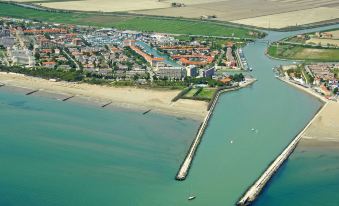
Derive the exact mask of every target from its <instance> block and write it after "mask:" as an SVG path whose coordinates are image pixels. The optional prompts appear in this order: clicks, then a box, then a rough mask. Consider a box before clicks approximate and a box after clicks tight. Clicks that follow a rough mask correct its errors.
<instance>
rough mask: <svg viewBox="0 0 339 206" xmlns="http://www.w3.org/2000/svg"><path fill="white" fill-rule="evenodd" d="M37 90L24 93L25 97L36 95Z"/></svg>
mask: <svg viewBox="0 0 339 206" xmlns="http://www.w3.org/2000/svg"><path fill="white" fill-rule="evenodd" d="M38 91H39V90H38V89H37V90H34V91H30V92H28V93H26V95H31V94H34V93H36V92H38Z"/></svg>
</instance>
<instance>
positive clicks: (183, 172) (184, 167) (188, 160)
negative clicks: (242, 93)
mask: <svg viewBox="0 0 339 206" xmlns="http://www.w3.org/2000/svg"><path fill="white" fill-rule="evenodd" d="M255 81H256V79H252V80H251V81H249V82H248V83H246V84H245V85H243V86H227V87H222V88H220V89H219V90H218V91H217V92H216V94H215V96H214V97H213V100H212V101H211V102H210V104H209V105H208V107H207V108H208V113H207V115H206V117H205V119H204V121H203V122H202V124H201V125H200V127H199V130H198V132H197V135H196V137H195V139H194V141H193V143H192V145H191V147H190V149H189V151H188V153H187V155H186V157H185V159H184V161H183V162H182V164H181V166H180V168H179V171H178V173H177V175H176V177H175V179H176V180H179V181H182V180H185V179H186V177H187V175H188V172H189V169H190V167H191V164H192V161H193V159H194V156H195V153H196V151H197V148H198V146H199V144H200V142H201V139H202V136H203V135H204V132H205V130H206V127H207V126H208V122H209V120H210V118H211V116H212V114H213V111H214V108H215V105H216V104H217V102H218V99H219V96H220V95H221V94H222V93H224V92H228V91H235V90H238V89H240V88H244V87H246V86H248V85H251V84H253V83H254V82H255Z"/></svg>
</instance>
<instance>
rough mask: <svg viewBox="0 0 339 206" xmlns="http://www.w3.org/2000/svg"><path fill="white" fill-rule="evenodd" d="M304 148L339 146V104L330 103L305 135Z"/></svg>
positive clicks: (303, 138)
mask: <svg viewBox="0 0 339 206" xmlns="http://www.w3.org/2000/svg"><path fill="white" fill-rule="evenodd" d="M300 144H301V145H304V146H329V147H332V146H335V147H338V146H339V103H338V102H333V101H329V102H328V103H327V104H326V105H325V108H324V109H323V110H322V112H321V113H320V114H319V116H318V117H317V118H316V119H315V120H314V122H313V123H312V124H311V125H310V127H309V128H308V129H307V130H306V131H305V133H304V134H303V137H302V140H301V142H300Z"/></svg>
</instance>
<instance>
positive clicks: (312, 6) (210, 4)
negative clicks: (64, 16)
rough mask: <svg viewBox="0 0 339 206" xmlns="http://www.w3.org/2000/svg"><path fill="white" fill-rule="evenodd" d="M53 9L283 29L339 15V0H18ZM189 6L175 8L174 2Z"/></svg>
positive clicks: (334, 17)
mask: <svg viewBox="0 0 339 206" xmlns="http://www.w3.org/2000/svg"><path fill="white" fill-rule="evenodd" d="M17 1H20V2H33V3H34V2H35V4H37V5H42V6H46V7H50V8H58V9H66V10H83V11H104V12H116V11H125V12H133V13H139V14H148V15H159V16H175V17H188V18H200V17H201V16H204V15H205V16H212V15H216V17H217V18H216V19H217V20H222V21H231V22H235V23H240V24H246V25H254V26H259V27H271V28H282V27H287V26H295V25H301V24H310V23H315V22H320V21H327V20H331V19H336V18H339V1H338V0H317V1H316V0H17ZM172 2H176V3H184V4H185V7H175V8H174V7H171V3H172Z"/></svg>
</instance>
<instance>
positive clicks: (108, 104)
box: [101, 101, 113, 108]
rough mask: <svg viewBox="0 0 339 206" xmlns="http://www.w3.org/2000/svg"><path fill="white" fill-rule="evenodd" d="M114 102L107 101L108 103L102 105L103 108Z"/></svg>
mask: <svg viewBox="0 0 339 206" xmlns="http://www.w3.org/2000/svg"><path fill="white" fill-rule="evenodd" d="M112 103H113V102H112V101H110V102H107V103H106V104H104V105H102V106H101V107H102V108H105V107H107V106H108V105H110V104H112Z"/></svg>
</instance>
